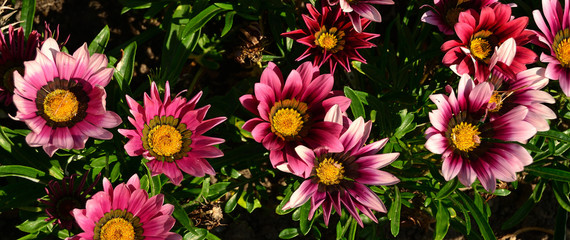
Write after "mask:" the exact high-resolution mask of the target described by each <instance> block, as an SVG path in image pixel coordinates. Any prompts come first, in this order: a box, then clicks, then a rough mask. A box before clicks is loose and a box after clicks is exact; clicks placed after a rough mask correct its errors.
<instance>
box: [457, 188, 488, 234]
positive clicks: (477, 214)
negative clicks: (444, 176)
mask: <svg viewBox="0 0 570 240" xmlns="http://www.w3.org/2000/svg"><path fill="white" fill-rule="evenodd" d="M455 192H456V193H457V195H458V196H459V198H460V199H461V201H462V202H463V204H464V206H465V207H467V210H469V212H470V213H471V216H473V218H474V219H475V222H476V223H477V226H479V231H480V232H481V236H482V237H483V239H485V240H489V239H496V238H495V235H494V233H493V229H491V225H489V221H487V217H486V216H485V215H483V213H482V212H481V211H480V210H479V209H478V208H477V207H476V206H475V204H474V203H473V200H472V199H471V198H469V197H468V196H467V195H465V193H463V192H461V191H455ZM466 218H467V216H466Z"/></svg>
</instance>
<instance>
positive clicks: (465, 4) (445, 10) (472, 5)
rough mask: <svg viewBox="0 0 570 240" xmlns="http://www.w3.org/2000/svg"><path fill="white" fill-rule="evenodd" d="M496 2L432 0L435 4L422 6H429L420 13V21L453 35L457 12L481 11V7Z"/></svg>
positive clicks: (489, 0) (484, 0)
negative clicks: (427, 9)
mask: <svg viewBox="0 0 570 240" xmlns="http://www.w3.org/2000/svg"><path fill="white" fill-rule="evenodd" d="M496 2H498V0H468V1H465V0H434V1H433V3H434V4H435V6H433V7H432V6H430V5H427V4H426V5H423V6H422V8H424V7H428V8H431V10H429V11H427V12H425V13H424V15H422V22H425V23H429V24H431V25H434V26H437V28H439V31H441V32H442V33H443V34H445V35H453V33H454V31H453V27H454V26H455V24H456V23H457V21H458V18H459V13H461V12H463V11H466V10H469V9H473V10H475V11H476V12H481V8H482V7H485V6H489V5H491V4H492V3H496Z"/></svg>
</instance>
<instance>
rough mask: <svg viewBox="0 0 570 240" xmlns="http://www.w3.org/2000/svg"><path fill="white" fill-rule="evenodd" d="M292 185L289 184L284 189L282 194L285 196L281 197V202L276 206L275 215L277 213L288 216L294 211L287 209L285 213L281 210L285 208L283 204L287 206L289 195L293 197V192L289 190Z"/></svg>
mask: <svg viewBox="0 0 570 240" xmlns="http://www.w3.org/2000/svg"><path fill="white" fill-rule="evenodd" d="M293 185H295V184H289V185H288V186H287V188H286V189H285V192H284V193H283V194H285V197H283V200H281V203H279V205H277V207H276V208H275V213H277V214H279V215H285V214H288V213H290V212H292V211H293V210H294V209H287V210H285V211H283V210H282V209H283V207H284V206H285V204H287V202H289V199H290V198H291V195H293V191H292V190H291V188H292V187H293Z"/></svg>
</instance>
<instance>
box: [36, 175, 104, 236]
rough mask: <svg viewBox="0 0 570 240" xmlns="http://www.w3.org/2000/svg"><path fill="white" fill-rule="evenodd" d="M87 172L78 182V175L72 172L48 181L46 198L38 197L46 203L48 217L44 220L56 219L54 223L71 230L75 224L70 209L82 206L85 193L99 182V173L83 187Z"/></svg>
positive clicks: (85, 198)
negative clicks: (89, 183) (93, 180)
mask: <svg viewBox="0 0 570 240" xmlns="http://www.w3.org/2000/svg"><path fill="white" fill-rule="evenodd" d="M88 175H89V174H84V175H83V177H82V178H81V180H80V182H79V183H78V182H77V178H78V177H79V175H77V174H73V175H71V176H68V177H64V178H63V180H61V181H54V180H52V181H50V182H49V183H48V187H46V192H47V194H48V200H43V199H39V201H40V202H41V203H43V204H45V205H47V208H46V210H45V211H46V213H47V214H48V215H49V218H47V219H46V221H51V220H54V219H56V221H55V222H54V224H56V223H57V224H59V226H60V227H62V228H65V229H67V230H71V228H72V227H73V226H77V224H76V223H75V219H74V218H73V216H72V215H71V210H73V209H74V208H84V207H85V202H86V201H87V195H89V192H90V191H91V190H93V187H94V186H95V183H97V182H99V178H100V176H101V174H99V175H98V176H97V179H96V180H95V182H93V184H91V185H89V186H87V187H85V180H86V179H87V176H88Z"/></svg>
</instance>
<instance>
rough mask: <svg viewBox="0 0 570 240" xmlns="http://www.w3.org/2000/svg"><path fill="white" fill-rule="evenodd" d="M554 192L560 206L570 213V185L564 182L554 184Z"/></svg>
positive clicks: (554, 182)
mask: <svg viewBox="0 0 570 240" xmlns="http://www.w3.org/2000/svg"><path fill="white" fill-rule="evenodd" d="M552 190H553V192H554V197H556V200H557V201H558V204H560V207H562V208H564V209H566V211H569V212H570V199H569V198H568V190H569V188H568V183H566V182H564V183H561V182H557V181H553V182H552Z"/></svg>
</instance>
